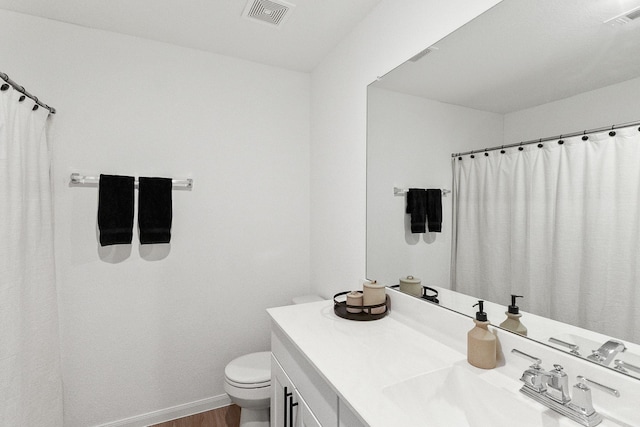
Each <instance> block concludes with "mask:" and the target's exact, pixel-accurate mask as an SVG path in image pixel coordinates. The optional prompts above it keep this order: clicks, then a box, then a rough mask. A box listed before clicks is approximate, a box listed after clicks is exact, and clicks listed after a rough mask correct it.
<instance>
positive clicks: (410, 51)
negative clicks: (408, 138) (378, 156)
mask: <svg viewBox="0 0 640 427" xmlns="http://www.w3.org/2000/svg"><path fill="white" fill-rule="evenodd" d="M496 3H497V1H496V0H482V1H470V0H452V1H447V2H443V1H437V0H383V1H382V2H381V3H380V4H379V5H378V6H377V7H376V8H375V9H374V10H373V11H372V12H371V13H370V14H369V15H368V16H367V17H366V18H365V19H364V20H363V21H362V22H361V23H360V24H359V25H358V26H357V27H356V28H355V29H354V31H353V32H352V33H351V34H349V36H347V37H346V38H345V39H344V40H343V41H342V42H341V43H340V44H339V45H338V46H337V47H336V48H335V49H334V50H333V51H332V52H331V53H330V54H329V55H328V56H327V57H326V58H325V59H324V60H323V61H322V62H321V64H320V65H319V66H318V67H317V68H316V69H315V70H314V72H313V74H312V79H311V84H312V107H311V112H312V113H311V115H312V128H311V135H312V137H311V138H312V139H311V194H312V196H313V197H312V199H311V260H312V263H311V283H312V286H313V289H314V290H315V292H318V293H320V294H322V295H324V296H326V297H329V296H332V295H333V294H334V293H337V292H339V291H342V290H347V289H353V288H356V287H357V286H359V284H358V281H359V279H361V278H364V276H365V240H366V236H365V235H366V233H365V229H366V203H365V190H366V165H365V158H366V131H367V124H366V116H367V113H366V105H367V103H366V95H367V85H368V84H369V83H371V82H372V81H373V80H374V79H375V78H376V77H377V76H381V75H383V74H385V73H387V72H388V71H390V70H391V69H392V68H394V67H395V66H397V65H399V64H400V63H402V62H404V61H405V60H407V59H408V58H410V57H411V56H413V55H415V54H416V53H418V52H420V51H421V50H422V49H424V48H425V47H427V46H430V45H432V44H433V43H435V42H436V41H437V40H439V39H440V38H442V37H444V36H446V35H447V34H449V33H450V32H452V31H453V30H455V29H456V28H458V27H460V26H461V25H463V24H464V23H465V22H467V21H469V20H471V19H472V18H474V17H475V16H477V15H479V14H480V13H481V12H483V11H484V10H486V9H487V8H489V7H490V6H492V5H494V4H496Z"/></svg>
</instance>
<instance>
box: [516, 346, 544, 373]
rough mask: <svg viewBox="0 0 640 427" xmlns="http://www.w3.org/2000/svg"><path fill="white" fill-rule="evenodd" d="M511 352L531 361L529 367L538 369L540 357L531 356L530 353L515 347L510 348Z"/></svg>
mask: <svg viewBox="0 0 640 427" xmlns="http://www.w3.org/2000/svg"><path fill="white" fill-rule="evenodd" d="M511 353H513V354H515V355H517V356H520V357H522V358H525V359H527V360H529V361H531V362H533V365H531V368H533V369H540V365H541V364H542V359H540V358H538V357H535V356H531V355H530V354H527V353H525V352H524V351H520V350H518V349H517V348H514V349H512V350H511Z"/></svg>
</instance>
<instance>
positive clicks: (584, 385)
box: [569, 375, 620, 417]
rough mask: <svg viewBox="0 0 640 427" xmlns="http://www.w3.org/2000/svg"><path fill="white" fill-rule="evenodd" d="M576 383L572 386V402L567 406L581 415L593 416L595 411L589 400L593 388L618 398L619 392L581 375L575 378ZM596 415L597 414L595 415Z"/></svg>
mask: <svg viewBox="0 0 640 427" xmlns="http://www.w3.org/2000/svg"><path fill="white" fill-rule="evenodd" d="M576 378H577V379H578V382H577V383H576V384H575V385H574V386H573V400H572V401H571V403H569V406H570V407H571V408H573V409H574V410H576V411H578V412H580V413H582V414H583V415H586V416H587V417H589V416H594V415H593V414H594V413H595V412H596V410H595V409H594V408H593V401H592V399H591V388H589V386H592V387H595V388H597V389H599V390H602V391H604V392H606V393H609V394H611V395H612V396H615V397H620V392H619V391H618V390H616V389H614V388H611V387H607V386H606V385H603V384H600V383H599V382H596V381H593V380H590V379H588V378H585V377H583V376H581V375H578V376H577V377H576ZM596 415H597V414H596Z"/></svg>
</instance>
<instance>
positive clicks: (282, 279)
mask: <svg viewBox="0 0 640 427" xmlns="http://www.w3.org/2000/svg"><path fill="white" fill-rule="evenodd" d="M0 37H1V38H2V44H0V58H2V64H1V66H2V69H1V71H3V72H5V73H7V74H9V76H10V77H12V78H13V79H14V80H16V81H17V82H19V83H20V84H23V85H25V87H27V89H28V90H30V91H31V92H32V93H34V94H36V95H37V96H39V97H40V98H41V99H42V100H43V101H44V102H46V103H48V104H50V105H52V106H54V107H56V108H57V109H58V114H57V115H56V116H55V117H53V120H52V129H51V134H52V143H53V144H52V145H53V153H54V162H53V167H54V175H53V178H54V179H53V180H54V193H55V212H56V214H55V215H56V221H55V226H56V235H55V237H56V255H57V275H58V291H59V307H60V317H61V329H62V363H63V378H64V389H65V396H64V398H65V419H66V421H65V425H66V426H69V427H71V426H90V425H96V424H100V423H106V422H110V421H114V420H119V419H124V418H127V417H132V416H136V415H140V414H144V413H147V412H151V411H156V410H161V409H166V408H169V407H172V406H175V405H181V404H184V403H188V402H196V401H199V400H200V399H209V398H212V399H210V400H207V401H205V404H208V403H210V404H214V403H215V402H216V397H220V396H221V395H223V393H224V391H223V378H224V376H223V371H224V366H225V364H226V363H227V362H229V361H230V360H231V359H232V358H234V357H236V356H239V355H241V354H243V353H246V352H251V351H257V350H266V349H268V348H269V321H268V317H267V314H266V312H265V308H267V307H271V306H277V305H284V304H286V303H288V302H289V301H290V298H291V297H292V296H294V295H297V294H304V293H307V292H308V291H309V284H308V277H309V139H310V137H309V129H310V118H309V108H310V78H309V75H307V74H302V73H297V72H290V71H285V70H282V69H277V68H273V67H268V66H262V65H258V64H255V63H251V62H246V61H242V60H237V59H232V58H228V57H223V56H217V55H213V54H209V53H204V52H200V51H196V50H189V49H184V48H178V47H173V46H170V45H166V44H161V43H157V42H151V41H146V40H142V39H137V38H132V37H127V36H121V35H116V34H112V33H107V32H102V31H95V30H90V29H86V28H82V27H78V26H72V25H67V24H62V23H58V22H54V21H49V20H44V19H40V18H34V17H29V16H26V15H20V14H15V13H11V12H6V11H0ZM71 172H80V173H86V174H99V173H101V172H102V173H114V174H132V175H137V176H154V175H155V176H174V177H193V178H194V180H195V184H194V188H193V191H174V192H173V197H174V201H173V212H174V221H173V230H172V231H173V238H172V242H171V247H170V251H169V253H168V254H166V253H165V252H163V251H162V248H160V247H158V246H156V247H155V248H147V247H140V245H139V243H138V241H137V238H134V243H133V245H132V247H131V248H130V249H131V250H130V253H129V251H127V250H124V251H122V250H118V251H115V252H114V251H113V250H112V249H109V248H107V249H101V248H100V247H99V244H98V243H97V238H96V211H97V197H98V190H97V188H77V187H76V188H70V187H69V185H68V184H69V174H70V173H71ZM165 255H166V257H165ZM141 423H143V422H142V421H141Z"/></svg>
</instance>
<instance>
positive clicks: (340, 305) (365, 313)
mask: <svg viewBox="0 0 640 427" xmlns="http://www.w3.org/2000/svg"><path fill="white" fill-rule="evenodd" d="M349 292H351V291H346V292H339V293H337V294H335V295H334V296H333V311H334V312H335V313H336V315H337V316H339V317H342V318H344V319H349V320H359V321H367V320H378V319H382V318H383V317H384V316H386V315H387V313H388V312H389V302H390V300H389V295H386V298H385V302H383V303H381V304H376V305H362V306H360V305H347V302H346V301H338V300H337V298H338V297H341V296H343V295H346V294H348V293H349ZM345 298H346V297H345ZM378 307H384V312H382V313H375V314H374V313H371V310H372V309H374V308H378ZM347 308H355V309H359V308H361V309H362V312H360V313H350V312H348V311H347Z"/></svg>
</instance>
